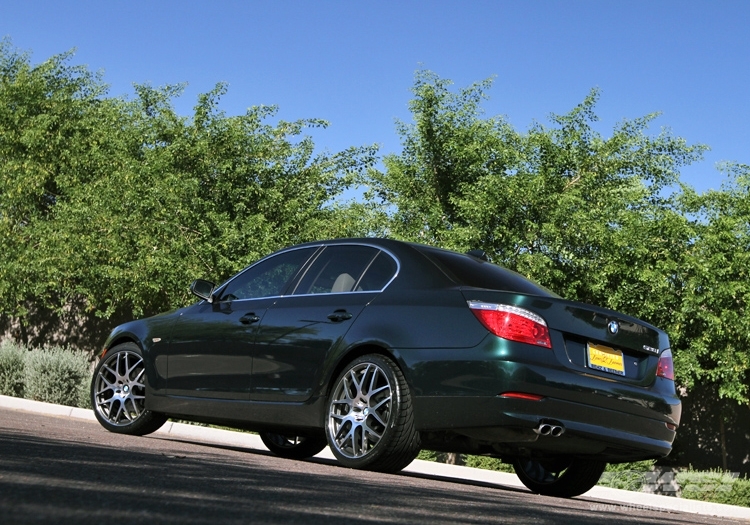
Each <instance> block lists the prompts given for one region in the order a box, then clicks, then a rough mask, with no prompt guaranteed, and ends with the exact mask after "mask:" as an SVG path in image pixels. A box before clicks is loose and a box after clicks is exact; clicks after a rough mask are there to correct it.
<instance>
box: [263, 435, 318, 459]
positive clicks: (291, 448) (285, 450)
mask: <svg viewBox="0 0 750 525" xmlns="http://www.w3.org/2000/svg"><path fill="white" fill-rule="evenodd" d="M260 439H261V440H262V441H263V444H264V445H265V446H266V447H268V450H270V451H271V452H273V453H274V454H276V455H277V456H281V457H282V458H288V459H307V458H311V457H313V456H314V455H315V454H317V453H318V452H320V451H321V450H323V449H324V448H326V445H327V444H328V442H327V441H326V438H325V436H323V435H320V436H296V435H288V434H275V433H273V432H261V433H260Z"/></svg>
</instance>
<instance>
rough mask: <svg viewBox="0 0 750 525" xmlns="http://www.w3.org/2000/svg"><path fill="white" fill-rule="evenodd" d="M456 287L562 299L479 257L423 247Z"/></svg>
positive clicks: (522, 277)
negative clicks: (457, 285) (470, 287)
mask: <svg viewBox="0 0 750 525" xmlns="http://www.w3.org/2000/svg"><path fill="white" fill-rule="evenodd" d="M420 249H421V251H422V252H423V253H424V254H425V255H427V257H428V258H429V259H431V260H432V262H434V263H435V264H436V265H437V266H438V267H439V268H440V269H441V270H443V272H445V273H446V275H448V277H450V278H451V279H452V280H453V281H455V282H456V284H459V285H461V286H472V287H475V288H488V289H490V290H501V291H504V292H515V293H522V294H529V295H542V296H545V297H559V296H558V295H557V294H555V293H553V292H551V291H550V290H547V289H546V288H545V287H543V286H541V285H539V284H536V283H535V282H533V281H530V280H528V279H527V278H526V277H524V276H523V275H521V274H518V273H516V272H514V271H511V270H508V269H507V268H503V267H501V266H497V265H496V264H492V263H490V262H487V261H483V260H481V259H477V258H476V257H472V256H469V255H461V254H459V253H455V252H449V251H446V250H438V249H435V248H426V247H420Z"/></svg>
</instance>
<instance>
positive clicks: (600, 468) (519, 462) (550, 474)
mask: <svg viewBox="0 0 750 525" xmlns="http://www.w3.org/2000/svg"><path fill="white" fill-rule="evenodd" d="M606 467H607V463H606V462H604V461H599V460H595V459H578V458H569V459H555V460H550V461H544V460H542V461H537V460H534V459H528V458H516V459H515V460H514V461H513V469H514V470H515V471H516V475H517V476H518V479H520V480H521V483H523V484H524V485H526V486H527V487H528V488H529V490H531V491H532V492H536V493H537V494H541V495H543V496H556V497H559V498H572V497H574V496H580V495H581V494H583V493H584V492H588V491H589V490H590V489H591V488H592V487H593V486H594V485H596V484H597V482H598V481H599V478H600V477H601V475H602V473H603V472H604V469H605V468H606Z"/></svg>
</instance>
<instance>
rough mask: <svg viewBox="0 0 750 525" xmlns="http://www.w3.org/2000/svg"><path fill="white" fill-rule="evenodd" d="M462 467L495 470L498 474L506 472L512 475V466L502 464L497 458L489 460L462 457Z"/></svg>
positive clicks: (487, 457)
mask: <svg viewBox="0 0 750 525" xmlns="http://www.w3.org/2000/svg"><path fill="white" fill-rule="evenodd" d="M464 465H466V466H467V467H472V468H481V469H484V470H496V471H498V472H507V473H509V474H514V473H515V471H514V470H513V465H510V464H508V463H503V462H502V460H500V459H497V458H491V457H489V456H473V455H467V456H465V457H464Z"/></svg>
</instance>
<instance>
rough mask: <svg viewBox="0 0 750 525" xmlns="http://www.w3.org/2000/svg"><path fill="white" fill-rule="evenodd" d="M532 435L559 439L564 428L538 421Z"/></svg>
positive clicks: (555, 423) (560, 425)
mask: <svg viewBox="0 0 750 525" xmlns="http://www.w3.org/2000/svg"><path fill="white" fill-rule="evenodd" d="M534 433H536V434H538V435H540V436H551V437H560V436H562V435H563V434H564V433H565V427H564V426H563V425H562V424H560V423H557V422H547V421H540V422H539V425H538V426H537V427H536V428H535V429H534Z"/></svg>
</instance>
